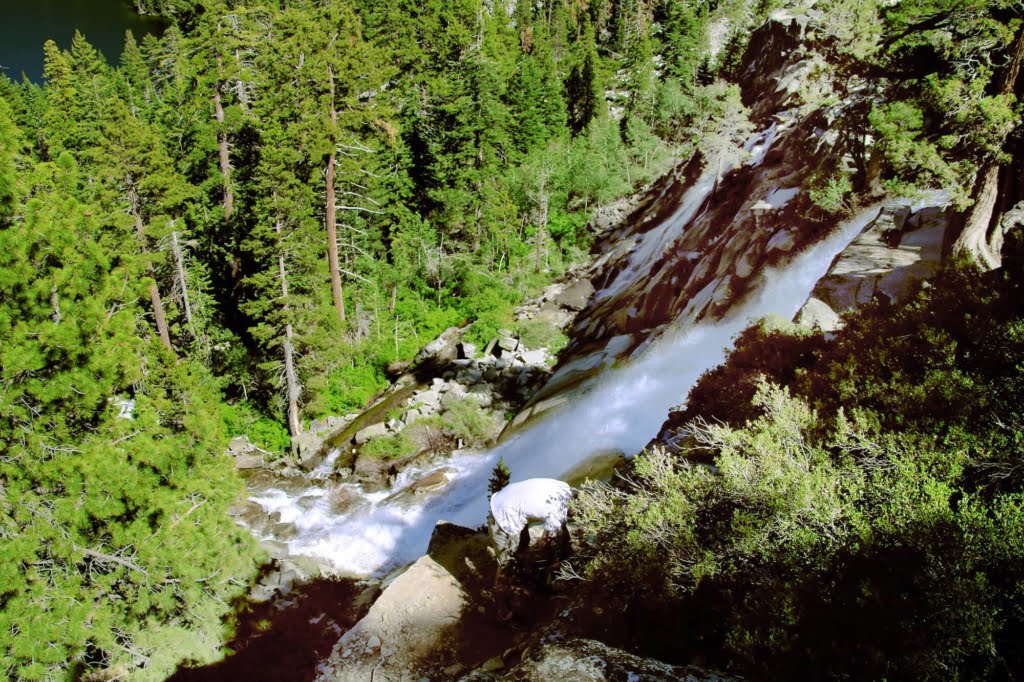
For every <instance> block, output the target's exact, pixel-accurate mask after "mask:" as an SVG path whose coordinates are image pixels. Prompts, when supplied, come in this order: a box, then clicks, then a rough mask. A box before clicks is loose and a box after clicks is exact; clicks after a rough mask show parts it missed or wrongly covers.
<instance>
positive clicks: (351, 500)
mask: <svg viewBox="0 0 1024 682" xmlns="http://www.w3.org/2000/svg"><path fill="white" fill-rule="evenodd" d="M364 501H365V500H364V499H363V497H362V496H361V495H360V494H359V492H358V491H357V490H356V489H355V488H354V487H352V486H351V485H345V484H342V485H338V486H336V487H335V488H334V489H333V490H331V492H329V493H328V494H327V504H328V506H329V507H330V510H331V513H333V514H339V515H340V514H348V513H349V512H351V511H352V510H353V509H355V508H356V507H357V506H359V505H360V504H362V503H363V502H364Z"/></svg>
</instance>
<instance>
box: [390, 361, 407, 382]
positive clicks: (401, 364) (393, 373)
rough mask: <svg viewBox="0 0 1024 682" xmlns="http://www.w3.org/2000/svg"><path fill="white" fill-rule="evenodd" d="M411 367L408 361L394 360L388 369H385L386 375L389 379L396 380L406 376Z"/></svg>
mask: <svg viewBox="0 0 1024 682" xmlns="http://www.w3.org/2000/svg"><path fill="white" fill-rule="evenodd" d="M411 365H412V363H411V362H409V361H408V360H392V361H391V362H389V363H388V365H387V367H385V368H384V373H385V374H387V375H388V377H390V378H392V379H394V378H397V377H400V376H401V375H402V374H404V373H405V372H406V370H408V369H409V367H410V366H411Z"/></svg>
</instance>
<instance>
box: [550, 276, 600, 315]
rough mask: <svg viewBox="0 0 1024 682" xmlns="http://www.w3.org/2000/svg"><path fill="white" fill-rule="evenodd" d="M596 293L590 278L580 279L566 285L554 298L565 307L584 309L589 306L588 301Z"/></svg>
mask: <svg viewBox="0 0 1024 682" xmlns="http://www.w3.org/2000/svg"><path fill="white" fill-rule="evenodd" d="M593 294H594V285H593V284H591V283H590V280H589V279H579V280H576V281H575V282H573V283H572V284H570V285H569V286H568V287H566V288H565V289H564V290H563V291H561V292H560V293H559V294H557V295H556V296H554V297H553V298H552V300H553V301H554V302H555V303H557V304H558V305H560V306H561V307H563V308H569V309H570V310H583V309H584V308H585V307H587V301H589V300H590V297H591V296H593Z"/></svg>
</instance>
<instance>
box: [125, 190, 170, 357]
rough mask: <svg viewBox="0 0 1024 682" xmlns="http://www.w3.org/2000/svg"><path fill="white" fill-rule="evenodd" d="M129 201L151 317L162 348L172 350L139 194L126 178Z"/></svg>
mask: <svg viewBox="0 0 1024 682" xmlns="http://www.w3.org/2000/svg"><path fill="white" fill-rule="evenodd" d="M127 184H128V187H129V202H130V204H131V208H132V217H133V218H134V219H135V234H136V236H137V237H138V239H139V246H140V247H141V248H142V255H143V257H144V258H145V263H146V275H147V276H149V278H150V280H151V281H150V283H149V300H150V303H152V304H153V319H154V320H155V321H156V330H157V333H159V334H160V341H162V342H163V344H164V348H166V349H167V350H169V351H171V352H172V353H173V352H174V347H173V346H171V333H170V331H169V330H168V328H167V317H166V316H165V315H164V302H163V299H162V298H161V297H160V288H159V287H158V286H157V284H156V272H154V270H153V261H152V260H151V259H150V257H149V249H147V248H146V235H145V234H144V232H143V226H142V212H141V209H140V208H139V196H138V194H136V192H135V183H134V181H133V180H132V179H131V177H129V178H128V183H127Z"/></svg>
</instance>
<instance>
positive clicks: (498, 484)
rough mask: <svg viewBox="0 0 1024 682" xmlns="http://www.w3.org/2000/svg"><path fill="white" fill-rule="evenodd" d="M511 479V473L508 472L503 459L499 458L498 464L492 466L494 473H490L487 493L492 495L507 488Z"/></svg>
mask: <svg viewBox="0 0 1024 682" xmlns="http://www.w3.org/2000/svg"><path fill="white" fill-rule="evenodd" d="M511 479H512V472H511V471H509V470H508V465H507V464H505V458H504V457H499V458H498V463H497V464H495V465H494V471H492V472H491V478H490V480H489V481H487V492H488V493H490V494H491V495H493V494H494V493H496V492H498V491H499V490H501V489H503V488H504V487H505V486H507V485H508V484H509V481H510V480H511Z"/></svg>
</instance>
